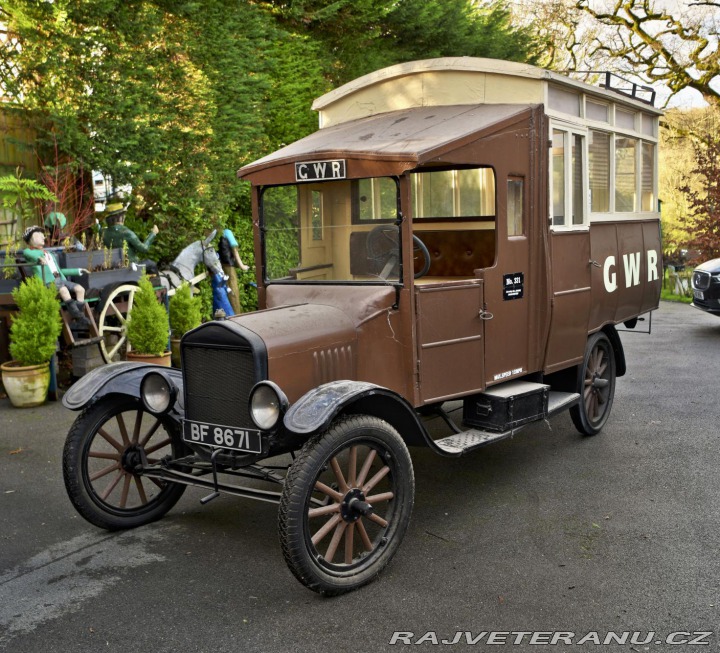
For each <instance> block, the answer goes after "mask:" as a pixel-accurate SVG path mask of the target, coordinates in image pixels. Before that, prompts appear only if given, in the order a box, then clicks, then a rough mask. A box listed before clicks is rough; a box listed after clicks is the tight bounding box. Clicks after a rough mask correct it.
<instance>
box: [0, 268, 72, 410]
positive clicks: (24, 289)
mask: <svg viewBox="0 0 720 653" xmlns="http://www.w3.org/2000/svg"><path fill="white" fill-rule="evenodd" d="M12 295H13V299H14V300H15V303H16V304H17V306H18V309H19V312H18V314H17V315H16V316H14V317H13V320H12V324H11V325H10V355H11V356H12V357H13V359H14V360H12V361H10V362H8V363H3V364H2V365H0V369H2V381H3V385H4V386H5V391H6V392H7V394H8V397H10V401H11V403H12V404H13V406H17V407H19V408H25V407H30V406H39V405H40V404H42V403H43V402H44V401H45V398H46V396H47V391H48V386H49V385H50V359H51V358H52V356H53V354H54V353H55V348H56V346H57V339H58V337H59V336H60V332H61V331H62V321H61V319H60V301H59V300H58V299H57V294H56V290H55V287H54V286H52V287H50V288H48V287H46V286H45V285H44V284H43V282H42V280H41V279H40V278H39V277H31V278H30V279H28V280H27V281H25V283H22V284H20V286H18V287H17V288H16V289H15V290H13V293H12Z"/></svg>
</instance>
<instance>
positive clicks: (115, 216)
mask: <svg viewBox="0 0 720 653" xmlns="http://www.w3.org/2000/svg"><path fill="white" fill-rule="evenodd" d="M126 213H127V209H126V208H125V207H124V206H123V205H122V204H121V203H120V202H116V203H113V204H108V206H107V209H106V212H105V222H106V223H107V228H106V229H105V230H104V231H103V236H102V238H103V244H104V245H105V247H120V248H122V247H123V244H124V243H127V253H128V259H130V261H131V262H132V263H143V264H145V266H146V268H147V269H148V271H154V272H157V265H156V263H155V262H154V261H150V260H149V259H145V260H143V259H144V258H145V257H146V256H147V253H148V251H149V250H150V245H152V242H153V240H155V236H157V234H158V231H160V230H159V229H158V227H157V225H153V227H152V229H151V230H150V234H149V235H148V237H147V238H146V239H145V241H144V242H143V241H142V240H140V238H138V236H137V234H136V233H135V232H134V231H133V230H132V229H130V228H129V227H126V226H125V214H126Z"/></svg>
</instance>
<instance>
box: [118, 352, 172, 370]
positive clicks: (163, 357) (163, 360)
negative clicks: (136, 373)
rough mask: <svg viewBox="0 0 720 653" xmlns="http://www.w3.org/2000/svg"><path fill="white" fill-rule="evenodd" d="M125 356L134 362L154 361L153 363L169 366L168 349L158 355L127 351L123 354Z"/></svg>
mask: <svg viewBox="0 0 720 653" xmlns="http://www.w3.org/2000/svg"><path fill="white" fill-rule="evenodd" d="M125 358H126V359H127V360H129V361H135V362H136V363H154V364H155V365H164V366H165V367H170V352H169V351H166V352H164V353H162V354H160V356H155V354H138V353H136V352H134V351H129V352H127V354H125Z"/></svg>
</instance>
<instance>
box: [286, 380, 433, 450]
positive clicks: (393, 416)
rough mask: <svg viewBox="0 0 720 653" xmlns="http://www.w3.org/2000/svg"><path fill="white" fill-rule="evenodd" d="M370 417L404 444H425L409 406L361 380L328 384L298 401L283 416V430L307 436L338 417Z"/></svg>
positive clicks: (388, 391) (384, 389)
mask: <svg viewBox="0 0 720 653" xmlns="http://www.w3.org/2000/svg"><path fill="white" fill-rule="evenodd" d="M345 414H363V415H373V416H375V417H379V418H380V419H382V420H384V421H386V422H388V423H389V424H390V425H391V426H393V427H394V428H395V429H396V430H397V431H398V433H400V436H401V437H402V438H403V440H405V443H406V444H407V445H410V446H413V445H428V444H430V436H429V435H428V434H427V432H426V431H425V428H424V427H423V425H422V423H421V422H420V420H419V419H418V417H417V415H416V413H415V410H414V409H413V407H412V406H411V405H410V404H409V403H408V402H407V401H405V399H403V398H402V397H401V396H400V395H398V394H396V393H394V392H392V390H388V389H387V388H383V387H382V386H378V385H375V384H373V383H366V382H364V381H331V382H330V383H325V384H323V385H321V386H318V387H317V388H314V389H313V390H310V392H307V393H306V394H304V395H303V396H302V397H300V399H298V400H297V401H296V402H295V403H294V404H293V405H292V406H291V407H290V408H289V410H288V411H287V413H285V417H284V419H283V424H284V426H285V428H286V429H287V430H288V431H289V432H291V433H294V434H296V435H300V436H308V435H310V434H312V433H317V432H320V431H324V430H325V429H327V428H328V427H329V426H330V424H331V423H332V421H333V420H334V419H335V418H336V417H338V416H339V415H345Z"/></svg>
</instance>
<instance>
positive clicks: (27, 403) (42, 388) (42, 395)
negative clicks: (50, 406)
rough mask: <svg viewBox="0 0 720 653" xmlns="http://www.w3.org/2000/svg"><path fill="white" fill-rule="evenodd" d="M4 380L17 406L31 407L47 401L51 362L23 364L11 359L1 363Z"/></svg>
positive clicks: (12, 400)
mask: <svg viewBox="0 0 720 653" xmlns="http://www.w3.org/2000/svg"><path fill="white" fill-rule="evenodd" d="M0 370H2V382H3V386H4V387H5V392H7V395H8V397H9V398H10V403H12V405H13V406H15V407H16V408H31V407H32V406H40V405H41V404H43V403H45V399H46V398H47V392H48V387H49V386H50V362H49V361H48V362H46V363H42V364H40V365H21V364H20V363H19V362H18V361H10V362H8V363H3V364H2V365H0Z"/></svg>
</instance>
